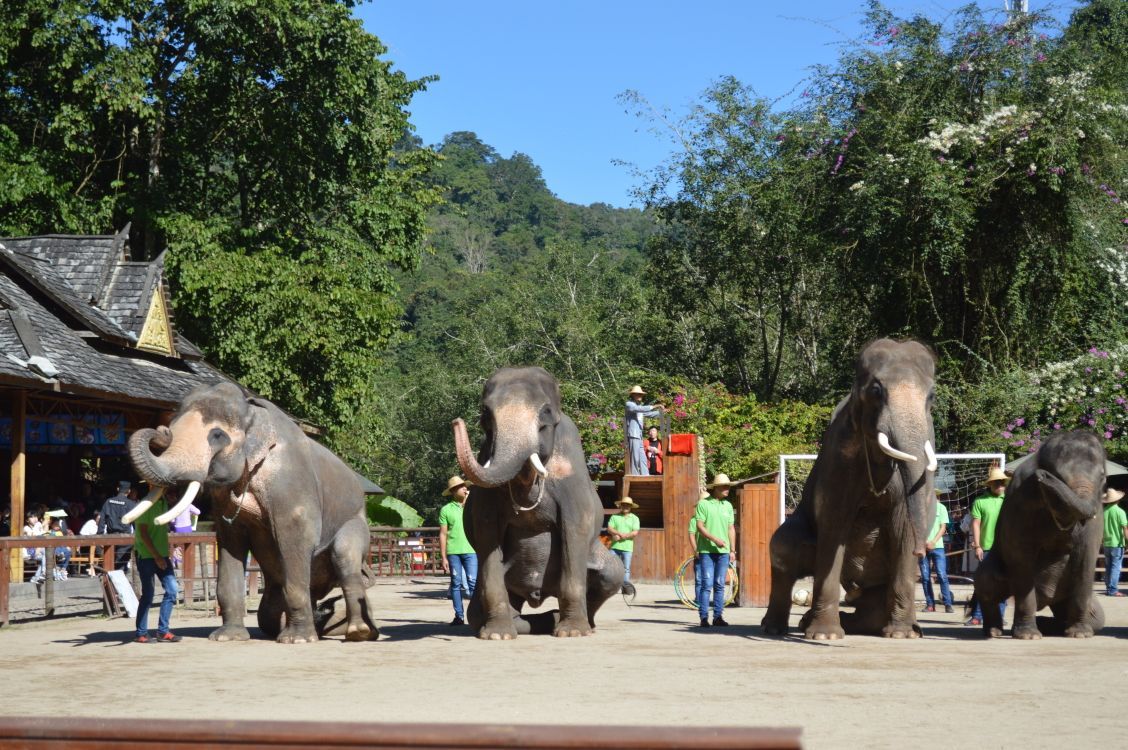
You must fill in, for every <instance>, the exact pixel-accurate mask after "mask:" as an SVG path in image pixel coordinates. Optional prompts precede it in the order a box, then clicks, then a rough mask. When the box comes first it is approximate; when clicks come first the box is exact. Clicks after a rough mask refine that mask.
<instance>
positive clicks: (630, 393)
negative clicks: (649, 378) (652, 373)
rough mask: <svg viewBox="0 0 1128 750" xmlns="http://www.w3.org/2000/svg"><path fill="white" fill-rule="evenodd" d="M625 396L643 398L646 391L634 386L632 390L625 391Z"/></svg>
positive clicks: (639, 386)
mask: <svg viewBox="0 0 1128 750" xmlns="http://www.w3.org/2000/svg"><path fill="white" fill-rule="evenodd" d="M627 395H628V396H645V395H646V391H644V390H642V386H641V385H636V386H634V387H633V388H631V389H630V390H629V391H627Z"/></svg>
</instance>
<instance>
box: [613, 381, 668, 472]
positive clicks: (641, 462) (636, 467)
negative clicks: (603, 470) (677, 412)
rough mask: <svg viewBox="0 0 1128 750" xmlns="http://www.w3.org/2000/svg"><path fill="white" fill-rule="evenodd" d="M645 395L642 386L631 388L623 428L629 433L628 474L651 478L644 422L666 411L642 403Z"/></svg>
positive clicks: (656, 406)
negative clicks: (643, 427) (643, 442)
mask: <svg viewBox="0 0 1128 750" xmlns="http://www.w3.org/2000/svg"><path fill="white" fill-rule="evenodd" d="M645 395H646V391H644V390H642V386H638V385H636V386H635V387H634V388H631V390H630V391H629V392H628V393H627V411H626V414H624V416H623V421H624V422H625V424H624V425H623V428H624V429H625V430H626V433H627V474H630V475H632V476H643V477H645V476H650V471H649V469H647V462H646V449H645V447H644V446H643V444H642V420H643V419H645V418H646V417H656V416H658V415H659V414H661V413H662V411H663V410H664V409H665V407H664V406H662V405H661V404H654V405H653V406H648V405H646V404H644V403H642V398H643V396H645Z"/></svg>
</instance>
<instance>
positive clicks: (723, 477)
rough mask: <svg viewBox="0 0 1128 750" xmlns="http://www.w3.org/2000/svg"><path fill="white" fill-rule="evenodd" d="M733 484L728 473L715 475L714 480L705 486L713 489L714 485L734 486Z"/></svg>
mask: <svg viewBox="0 0 1128 750" xmlns="http://www.w3.org/2000/svg"><path fill="white" fill-rule="evenodd" d="M732 485H733V483H732V482H730V481H729V478H728V474H718V475H717V476H715V477H713V481H712V482H709V484H707V485H705V486H706V487H707V488H708V489H713V488H714V487H732Z"/></svg>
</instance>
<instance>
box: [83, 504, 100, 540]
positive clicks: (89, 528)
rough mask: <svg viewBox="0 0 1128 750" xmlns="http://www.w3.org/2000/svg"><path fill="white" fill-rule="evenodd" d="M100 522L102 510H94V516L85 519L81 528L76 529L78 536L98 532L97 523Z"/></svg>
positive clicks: (92, 534) (91, 534)
mask: <svg viewBox="0 0 1128 750" xmlns="http://www.w3.org/2000/svg"><path fill="white" fill-rule="evenodd" d="M101 522H102V511H100V510H96V511H94V517H93V518H88V519H86V523H84V524H82V528H81V529H79V530H78V535H79V536H94V535H95V534H97V533H98V524H99V523H101Z"/></svg>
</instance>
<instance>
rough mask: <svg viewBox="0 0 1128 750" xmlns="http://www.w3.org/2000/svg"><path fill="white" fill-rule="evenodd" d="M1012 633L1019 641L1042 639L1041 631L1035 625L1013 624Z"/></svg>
mask: <svg viewBox="0 0 1128 750" xmlns="http://www.w3.org/2000/svg"><path fill="white" fill-rule="evenodd" d="M992 630H994V628H992ZM1012 634H1013V635H1014V637H1015V638H1017V639H1019V640H1020V641H1040V640H1042V631H1040V630H1038V627H1037V626H1036V625H1015V626H1014V629H1013V633H1012ZM999 635H1002V632H1000V633H999Z"/></svg>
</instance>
